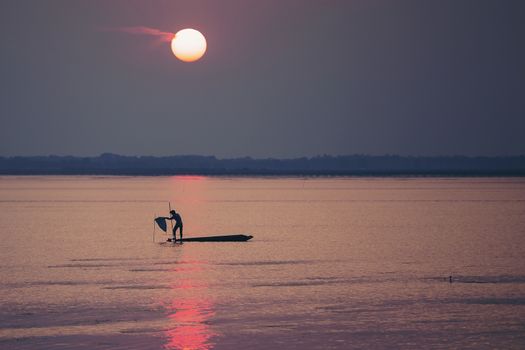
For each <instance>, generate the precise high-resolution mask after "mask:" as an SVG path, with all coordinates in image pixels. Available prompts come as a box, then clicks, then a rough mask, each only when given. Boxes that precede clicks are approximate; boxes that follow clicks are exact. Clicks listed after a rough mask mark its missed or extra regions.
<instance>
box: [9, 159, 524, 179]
mask: <svg viewBox="0 0 525 350" xmlns="http://www.w3.org/2000/svg"><path fill="white" fill-rule="evenodd" d="M0 174H4V175H9V174H11V175H183V174H188V175H195V174H199V175H334V176H336V175H349V176H352V175H355V176H367V175H380V176H388V175H391V176H396V175H438V176H503V175H505V176H525V156H509V157H467V156H440V157H413V156H396V155H383V156H370V155H348V156H329V155H322V156H316V157H310V158H307V157H302V158H292V159H276V158H265V159H254V158H251V157H245V158H231V159H218V158H216V157H214V156H170V157H152V156H121V155H117V154H111V153H104V154H101V155H100V156H97V157H74V156H35V157H0Z"/></svg>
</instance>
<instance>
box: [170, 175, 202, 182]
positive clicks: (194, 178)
mask: <svg viewBox="0 0 525 350" xmlns="http://www.w3.org/2000/svg"><path fill="white" fill-rule="evenodd" d="M173 179H174V180H175V181H177V180H179V181H180V180H183V181H184V180H189V181H203V180H206V176H202V175H176V176H174V177H173Z"/></svg>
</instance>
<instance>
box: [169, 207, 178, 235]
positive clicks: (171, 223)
mask: <svg viewBox="0 0 525 350" xmlns="http://www.w3.org/2000/svg"><path fill="white" fill-rule="evenodd" d="M168 206H169V209H170V215H171V202H168ZM170 227H171V233H172V234H173V221H172V220H170ZM173 243H177V237H175V235H173Z"/></svg>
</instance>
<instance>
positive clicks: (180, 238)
mask: <svg viewBox="0 0 525 350" xmlns="http://www.w3.org/2000/svg"><path fill="white" fill-rule="evenodd" d="M180 242H181V243H182V225H181V226H180Z"/></svg>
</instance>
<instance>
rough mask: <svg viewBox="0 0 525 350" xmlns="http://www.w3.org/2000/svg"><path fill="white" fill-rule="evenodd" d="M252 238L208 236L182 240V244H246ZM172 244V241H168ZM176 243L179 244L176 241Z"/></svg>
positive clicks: (244, 236)
mask: <svg viewBox="0 0 525 350" xmlns="http://www.w3.org/2000/svg"><path fill="white" fill-rule="evenodd" d="M252 238H253V236H249V235H248V236H247V235H227V236H209V237H189V238H183V239H182V242H246V241H249V240H250V239H252ZM168 241H169V242H172V239H171V238H170V239H168ZM177 242H180V240H179V239H178V240H177Z"/></svg>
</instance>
